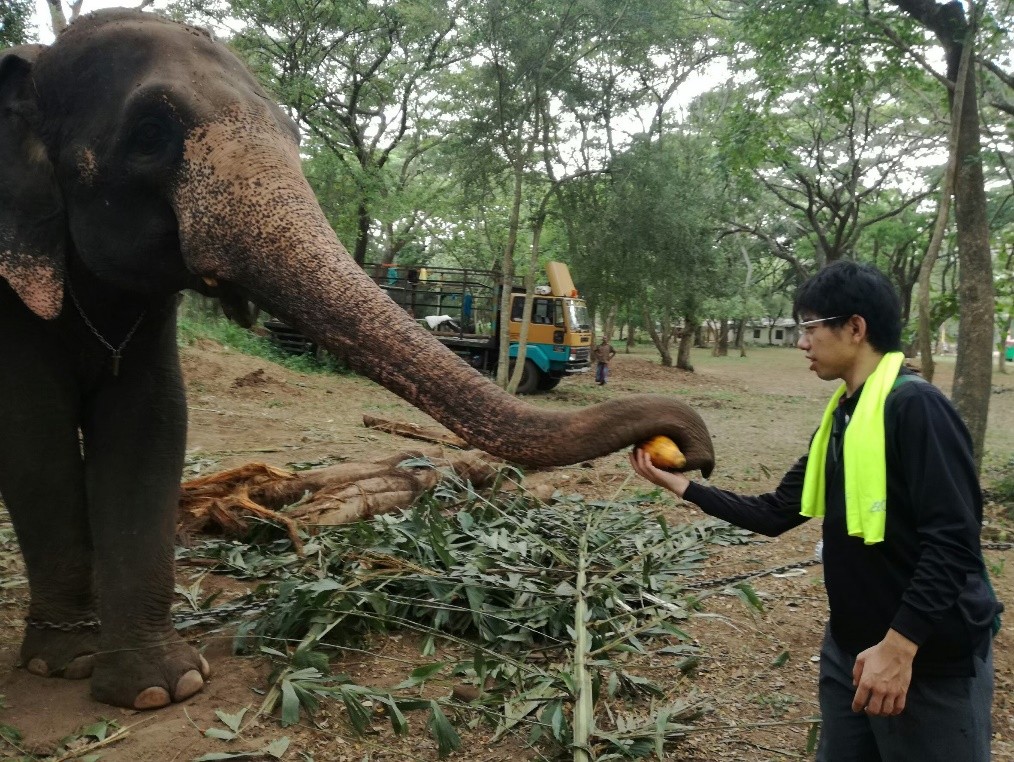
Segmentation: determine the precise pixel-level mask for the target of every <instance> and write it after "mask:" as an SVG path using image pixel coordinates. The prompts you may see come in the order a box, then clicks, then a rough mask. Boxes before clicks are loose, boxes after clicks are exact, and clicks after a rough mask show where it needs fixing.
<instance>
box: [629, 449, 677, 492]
mask: <svg viewBox="0 0 1014 762" xmlns="http://www.w3.org/2000/svg"><path fill="white" fill-rule="evenodd" d="M630 465H631V466H633V467H634V470H635V471H636V472H637V473H638V474H640V475H641V476H643V477H644V478H645V479H647V480H648V481H649V482H651V483H652V484H657V485H658V486H659V487H663V488H664V489H667V490H669V491H670V492H673V493H675V494H676V496H677V497H683V493H684V492H686V489H687V487H689V486H690V479H689V478H687V476H686V474H681V473H679V472H678V471H663V470H662V469H660V468H655V466H653V465H652V464H651V458H650V457H649V456H648V453H647V452H645V451H644V450H642V449H641V448H640V447H635V448H634V449H633V450H632V451H631V453H630Z"/></svg>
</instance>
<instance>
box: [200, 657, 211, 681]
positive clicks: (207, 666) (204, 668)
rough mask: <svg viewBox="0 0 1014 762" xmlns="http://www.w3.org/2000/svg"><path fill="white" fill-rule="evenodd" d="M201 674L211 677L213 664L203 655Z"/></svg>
mask: <svg viewBox="0 0 1014 762" xmlns="http://www.w3.org/2000/svg"><path fill="white" fill-rule="evenodd" d="M201 675H203V676H204V677H211V665H210V664H208V660H207V659H205V658H204V657H203V656H202V657H201Z"/></svg>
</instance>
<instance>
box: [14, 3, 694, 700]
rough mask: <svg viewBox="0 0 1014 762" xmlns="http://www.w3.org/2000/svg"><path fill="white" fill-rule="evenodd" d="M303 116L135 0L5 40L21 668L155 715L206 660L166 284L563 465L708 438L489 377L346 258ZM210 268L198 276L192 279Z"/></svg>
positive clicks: (679, 413) (526, 456) (656, 404)
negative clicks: (176, 587) (181, 621)
mask: <svg viewBox="0 0 1014 762" xmlns="http://www.w3.org/2000/svg"><path fill="white" fill-rule="evenodd" d="M296 140H297V132H296V129H295V127H294V125H293V124H292V123H291V122H290V121H289V119H288V118H287V117H286V116H285V114H284V113H283V112H282V111H281V110H280V109H278V108H277V107H276V106H275V105H273V104H272V103H271V101H270V99H269V98H268V97H267V96H266V95H265V93H264V92H263V91H262V90H261V88H260V87H259V86H258V84H257V83H256V82H255V80H254V79H253V78H252V76H251V75H250V74H249V73H248V72H247V71H246V69H245V68H244V67H243V66H242V64H241V63H240V62H239V60H238V59H237V58H236V57H235V56H234V55H233V54H232V53H230V52H229V50H228V49H227V48H226V47H225V46H224V45H222V44H220V43H217V42H214V41H213V40H212V39H211V38H210V37H209V36H208V35H207V34H206V33H204V32H202V31H200V30H198V29H194V28H191V27H187V26H183V25H180V24H176V23H174V22H170V21H166V20H163V19H160V18H158V17H156V16H154V15H152V14H143V13H139V12H134V11H123V10H117V11H100V12H98V13H94V14H91V15H88V16H85V17H82V18H81V19H79V20H78V21H76V22H75V23H74V24H72V25H71V26H70V28H69V29H68V30H66V31H65V32H64V33H63V34H61V35H60V37H59V38H58V39H57V41H56V42H55V43H54V44H53V45H52V46H51V47H48V48H44V47H41V46H24V47H20V48H14V49H10V50H6V51H0V321H2V328H3V330H2V331H0V357H2V358H3V361H2V362H0V494H2V495H3V498H4V501H5V502H6V505H7V507H8V510H9V511H10V513H11V515H12V518H13V521H14V526H15V529H16V531H17V534H18V539H19V542H20V545H21V549H22V553H23V555H24V557H25V563H26V566H27V569H28V577H29V582H30V587H31V600H30V603H29V612H28V619H27V626H26V629H25V636H24V640H23V642H22V646H21V661H22V664H23V665H24V666H25V667H26V668H27V669H29V670H30V671H32V672H34V673H37V674H40V675H46V676H50V675H52V676H63V677H68V678H83V677H86V676H88V675H89V674H90V676H91V689H92V693H93V695H94V696H95V697H96V698H97V699H99V700H101V701H104V702H107V703H111V704H116V705H121V706H127V707H135V708H138V709H150V708H155V707H159V706H164V705H166V704H168V703H170V702H173V701H181V700H183V699H186V698H187V697H189V696H191V695H193V694H194V693H196V692H197V691H199V690H200V689H201V687H202V685H203V683H204V678H206V677H207V676H208V674H209V668H208V664H207V662H205V661H204V659H203V658H202V657H201V656H200V655H199V654H198V653H197V652H196V651H195V650H194V649H193V648H192V647H191V646H189V645H188V644H186V643H185V642H183V641H182V639H180V638H179V637H178V636H177V635H176V633H175V631H174V629H173V626H172V620H171V616H170V605H171V603H172V599H173V537H174V531H175V516H176V500H177V493H178V489H179V480H180V474H181V472H182V467H183V456H184V444H185V437H186V402H185V399H184V394H183V383H182V379H181V374H180V368H179V358H178V356H177V349H176V322H175V321H176V304H177V294H178V293H179V292H180V291H181V290H183V289H187V288H191V289H197V290H200V291H201V292H202V293H212V294H215V295H218V296H220V297H221V298H222V299H223V302H224V303H225V305H226V307H227V309H228V310H229V311H230V314H234V315H239V314H240V313H241V312H242V309H241V308H240V307H239V306H238V305H245V303H246V299H247V298H250V299H252V300H253V301H254V302H255V303H257V304H258V306H260V307H263V308H264V309H266V310H267V311H269V312H271V313H272V314H275V315H278V316H281V317H284V318H285V319H287V320H289V321H291V322H293V323H294V324H296V325H298V326H299V327H300V328H301V329H302V330H303V331H304V332H305V333H307V334H308V335H310V336H312V337H313V338H314V339H316V340H317V341H318V342H320V343H321V344H323V345H324V346H327V347H328V348H329V349H331V350H333V351H335V352H336V353H337V354H339V355H341V356H343V357H345V358H346V359H347V360H348V362H349V363H350V365H351V366H352V367H353V368H355V369H356V370H358V371H360V372H362V373H363V374H365V375H367V376H369V377H371V378H373V379H374V380H376V381H378V382H379V383H381V384H383V385H384V386H386V387H387V388H389V389H391V390H392V391H394V392H395V393H397V394H399V395H401V396H402V397H403V398H404V399H406V400H407V401H408V402H410V403H412V404H413V405H416V406H417V407H419V408H420V409H422V410H424V411H425V412H427V413H429V414H430V415H432V416H433V417H434V418H436V419H437V420H439V421H441V422H442V423H444V424H445V425H446V426H448V427H449V428H450V429H452V430H453V431H455V432H456V433H458V434H460V435H461V436H462V437H464V438H465V439H467V440H468V441H469V442H470V443H472V444H473V445H475V446H477V447H480V448H482V449H484V450H487V451H488V452H490V453H493V454H494V455H498V456H500V457H503V458H505V459H508V460H511V461H514V462H517V463H522V464H533V465H559V464H566V463H574V462H578V461H581V460H585V459H588V458H593V457H597V456H599V455H604V454H606V453H609V452H612V451H615V450H618V449H620V448H622V447H626V446H629V445H630V444H632V443H635V442H639V441H642V440H644V439H647V438H649V437H651V436H654V435H657V434H664V435H667V436H669V437H671V438H672V439H674V440H675V441H676V442H677V443H678V444H679V446H680V448H681V449H682V450H683V452H684V453H685V454H686V455H687V458H688V468H699V469H701V470H702V471H704V472H705V473H708V472H710V470H711V468H712V466H713V462H714V455H713V451H712V446H711V441H710V437H709V435H708V432H707V429H706V428H705V426H704V423H703V421H702V420H701V419H700V417H699V416H698V415H697V414H696V413H694V412H693V411H692V410H691V409H689V408H688V407H687V406H686V405H684V404H682V403H680V402H678V401H676V400H673V399H671V398H668V397H661V396H637V397H629V398H625V399H615V400H611V401H609V402H606V403H603V404H601V405H596V406H593V407H590V408H587V409H585V410H581V411H578V412H574V413H562V412H552V411H546V410H543V409H535V408H532V407H531V406H529V405H527V404H524V403H522V402H520V401H519V400H517V399H516V398H514V397H512V396H509V395H507V394H505V393H504V392H503V391H501V390H500V389H499V388H497V387H496V386H495V385H494V384H492V383H490V382H489V381H488V380H487V379H485V378H484V377H482V376H480V375H479V374H478V373H476V372H475V371H474V370H472V369H471V368H469V367H468V366H467V365H465V364H464V363H462V362H461V361H460V360H458V358H457V357H455V356H454V355H453V354H452V353H450V352H449V351H447V350H446V349H445V348H444V347H443V346H442V345H440V344H439V343H438V342H437V341H435V340H434V339H433V338H432V337H431V336H429V335H428V334H426V333H425V332H424V331H422V330H420V329H418V328H417V327H416V326H415V324H414V322H413V321H412V319H411V318H410V317H409V316H408V315H407V314H406V313H405V312H404V311H403V310H401V309H400V308H399V307H398V306H397V305H395V304H394V303H393V302H392V301H391V300H389V299H388V298H387V297H386V296H385V295H384V294H383V292H382V291H380V290H379V289H378V288H377V287H376V286H375V285H374V284H373V283H372V282H371V281H370V279H369V278H368V277H367V276H366V275H365V274H364V273H363V272H362V270H361V269H360V268H359V267H358V266H357V265H356V264H355V263H354V262H353V261H352V259H351V258H350V257H349V256H348V254H347V253H346V251H345V249H344V248H343V247H342V245H341V244H340V243H339V242H338V240H337V239H336V237H335V234H334V232H333V231H332V229H331V227H330V226H329V225H328V223H327V221H326V219H325V218H324V216H323V214H322V212H321V211H320V208H319V206H318V205H317V203H316V200H315V199H314V196H313V193H312V191H311V190H310V187H309V185H308V184H307V182H306V180H305V179H304V177H303V175H302V171H301V167H300V160H299V153H298V150H297V142H296ZM209 284H210V285H209Z"/></svg>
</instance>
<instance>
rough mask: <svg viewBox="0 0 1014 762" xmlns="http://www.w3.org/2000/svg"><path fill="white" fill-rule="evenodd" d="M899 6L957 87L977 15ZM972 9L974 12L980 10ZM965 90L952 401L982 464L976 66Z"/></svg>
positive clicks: (988, 378) (987, 323)
mask: <svg viewBox="0 0 1014 762" xmlns="http://www.w3.org/2000/svg"><path fill="white" fill-rule="evenodd" d="M894 4H895V5H897V6H898V7H899V8H901V9H902V10H903V11H905V12H906V13H908V14H909V15H910V16H912V17H913V18H915V19H917V20H918V21H919V22H920V23H922V24H924V25H925V26H926V27H927V28H929V29H930V30H931V31H932V32H933V33H934V34H936V35H937V38H938V39H939V40H940V43H941V45H942V46H943V48H944V54H945V56H946V59H947V78H948V79H950V80H951V81H952V82H956V81H957V79H958V73H959V71H960V69H961V58H962V54H963V52H964V46H965V45H969V46H973V45H974V44H975V23H976V19H975V18H974V16H973V19H972V23H969V21H968V19H967V18H966V17H965V10H964V6H963V4H962V3H959V2H950V3H946V4H939V3H936V2H931V0H895V2H894ZM972 7H973V13H974V8H975V6H974V5H973V6H972ZM963 85H964V98H963V102H962V103H961V120H960V124H959V126H958V145H957V157H956V159H957V171H956V175H955V178H954V198H955V205H954V206H955V215H954V216H955V224H956V227H957V231H958V257H959V259H960V263H961V268H960V272H959V273H958V299H959V301H960V304H961V313H960V316H959V322H958V335H959V338H958V355H957V360H956V362H955V366H954V387H953V389H952V391H951V399H952V400H953V401H954V406H955V407H956V408H957V410H958V412H959V413H960V414H961V417H962V418H963V419H964V421H965V424H966V425H967V426H968V429H969V431H970V432H971V435H972V445H973V447H974V451H975V462H976V464H977V465H981V464H982V452H983V446H984V443H985V439H986V417H987V414H988V413H989V398H990V391H991V384H992V377H993V356H992V355H993V328H994V321H993V314H994V310H995V304H994V289H993V262H992V258H991V257H990V251H989V219H988V217H987V214H986V187H985V179H984V177H983V172H982V158H981V155H980V139H979V102H978V94H977V91H976V82H975V67H973V66H968V67H967V71H966V73H965V75H964V81H963ZM952 108H953V105H952Z"/></svg>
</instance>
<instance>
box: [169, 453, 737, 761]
mask: <svg viewBox="0 0 1014 762" xmlns="http://www.w3.org/2000/svg"><path fill="white" fill-rule="evenodd" d="M405 465H406V466H412V467H419V468H422V467H428V464H427V463H426V462H425V461H412V462H410V463H406V464H405ZM640 502H642V499H633V500H630V501H627V502H621V503H616V502H608V501H585V500H584V499H583V498H581V497H580V496H579V495H572V496H563V495H557V496H556V498H555V501H554V502H553V503H552V504H549V505H543V504H538V503H536V502H535V501H534V499H533V498H531V497H529V496H527V495H525V494H517V493H504V494H502V495H500V497H498V498H497V499H496V500H495V501H490V500H488V499H485V498H482V497H480V496H479V495H477V494H476V493H475V492H474V491H472V490H471V489H470V487H468V485H463V484H460V483H459V484H458V486H457V488H456V489H455V488H452V487H441V488H439V489H438V490H437V491H436V492H435V493H434V494H433V495H432V496H430V497H428V498H426V499H424V500H423V501H421V503H420V504H419V505H418V506H417V507H416V508H415V509H413V510H412V511H409V512H407V513H404V514H386V515H381V516H377V517H375V518H374V519H373V520H371V521H369V522H361V523H358V524H354V525H350V526H343V527H330V528H320V531H318V533H317V534H315V536H314V537H313V538H308V541H307V545H306V548H305V551H306V552H305V556H303V557H297V556H296V555H295V554H294V553H292V551H291V546H290V544H289V541H288V540H287V539H278V540H274V541H266V542H265V543H264V544H261V545H256V546H255V545H249V544H243V543H239V542H236V541H208V542H205V543H203V544H199V545H195V546H193V547H191V548H188V549H184V550H181V551H180V552H181V553H182V554H183V555H184V556H186V557H188V558H202V559H204V563H207V561H208V560H213V561H217V562H218V564H219V571H224V572H227V573H231V574H234V575H236V576H240V577H243V578H251V577H256V578H260V579H262V580H264V583H263V585H262V588H261V591H260V595H263V596H265V597H266V598H267V599H269V600H270V605H269V607H268V609H267V610H266V611H265V612H264V613H263V614H262V615H260V616H259V618H257V619H256V620H252V621H248V622H246V623H244V624H242V625H241V626H240V629H239V633H238V635H237V645H238V647H240V648H243V649H247V650H249V649H251V648H253V647H254V646H255V645H256V644H257V643H259V644H260V651H261V652H263V653H270V654H271V655H273V656H274V657H276V658H277V659H278V665H279V666H278V669H277V670H276V672H275V674H274V675H273V677H272V682H273V686H274V687H273V688H272V690H271V692H270V693H269V696H268V698H267V699H266V701H265V711H272V710H274V709H276V708H278V707H280V708H281V716H282V721H283V724H291V723H293V722H295V721H296V720H297V719H298V718H299V716H300V713H303V712H305V713H308V714H312V713H313V712H314V711H315V710H316V708H317V706H318V704H319V701H320V700H322V699H324V698H330V699H334V700H341V701H343V702H344V703H345V705H346V708H347V710H348V712H347V713H348V717H349V721H350V723H351V724H352V725H353V727H354V729H356V730H359V731H363V732H365V731H367V730H368V729H369V727H370V724H371V723H372V722H373V721H374V720H375V719H376V718H377V716H386V717H388V718H389V719H390V720H391V722H392V727H394V729H395V730H396V732H403V730H404V729H406V728H407V722H406V721H405V719H404V717H403V716H401V714H400V712H401V711H408V710H410V709H412V710H418V709H428V710H429V721H428V725H427V726H428V728H429V730H430V732H431V733H432V734H433V736H434V738H435V739H436V740H437V743H438V745H439V747H440V749H441V750H442V751H441V753H445V752H447V751H449V750H450V749H452V748H454V747H455V746H456V744H457V743H459V741H458V740H457V734H456V732H454V729H453V726H452V725H451V723H450V718H449V716H448V714H447V713H446V712H447V710H448V709H449V708H452V709H453V708H454V705H453V704H447V703H446V702H441V703H439V704H430V703H429V702H422V703H420V701H419V699H418V690H419V687H420V686H421V685H422V684H424V683H427V682H432V681H438V680H443V679H446V674H447V673H448V672H452V673H454V674H456V675H457V676H459V678H464V679H466V680H467V681H468V682H473V683H474V684H476V685H478V686H482V696H481V698H480V699H479V702H478V706H490V707H492V706H494V705H497V706H502V709H501V710H500V711H499V713H498V716H499V728H498V731H497V735H498V736H499V735H501V734H503V733H507V732H511V731H512V729H513V728H516V727H517V726H519V725H520V724H521V723H525V724H530V725H531V734H532V736H531V737H532V738H533V742H534V741H535V740H541V741H544V742H549V743H551V744H557V745H560V746H563V747H565V746H566V745H567V744H568V743H569V739H570V734H571V732H572V730H571V728H570V724H569V722H568V721H567V719H566V718H567V715H568V710H567V704H568V703H569V702H570V701H571V700H572V697H573V695H574V691H575V689H576V682H575V681H576V678H575V676H574V674H573V673H572V672H571V670H569V669H568V668H567V658H566V654H567V652H568V649H570V648H572V647H573V637H574V633H573V626H574V619H573V617H574V606H575V602H576V593H577V591H576V589H575V584H576V582H575V579H576V574H577V567H576V563H577V556H578V550H577V549H578V546H579V544H582V543H584V544H586V545H587V549H588V550H587V552H588V566H587V569H588V579H589V583H588V585H587V587H586V589H585V590H584V594H585V595H584V599H585V601H586V603H587V607H588V612H589V613H588V619H587V623H586V626H587V628H588V632H589V633H590V649H591V650H590V654H591V658H592V666H593V669H594V673H595V677H594V681H595V682H596V684H598V685H602V686H608V692H609V695H610V696H611V697H614V698H626V699H627V700H628V701H634V702H636V700H637V699H638V697H651V698H653V699H654V700H658V699H659V698H664V697H665V696H666V695H667V692H666V689H665V688H663V687H661V686H658V685H655V684H654V683H653V682H652V681H651V679H650V678H646V677H644V676H642V675H638V674H637V673H636V672H635V671H633V670H631V669H628V668H627V667H626V666H625V665H624V663H623V661H625V660H626V659H627V658H628V657H624V656H622V655H623V654H633V655H636V654H640V655H642V656H643V657H647V656H648V654H650V653H652V651H654V650H656V649H661V651H660V652H664V653H679V654H680V655H681V656H682V657H683V658H687V657H690V656H693V655H694V650H695V649H694V647H693V645H692V644H691V643H690V642H689V641H690V636H689V635H688V634H687V633H686V632H684V631H683V629H682V628H681V627H680V626H678V623H679V622H680V620H682V619H685V618H687V617H688V616H689V610H690V609H689V607H688V606H687V605H685V602H684V589H683V587H682V585H683V581H684V580H685V579H686V577H687V575H688V574H693V573H694V571H695V570H697V569H698V568H699V567H700V564H701V562H702V561H703V559H704V558H705V553H706V545H707V544H708V543H709V542H721V543H737V542H743V541H745V539H746V537H747V533H745V532H743V531H742V530H738V529H735V528H732V527H729V526H728V525H725V524H722V523H720V522H706V523H703V524H695V525H686V526H670V525H668V524H667V523H666V522H665V521H664V520H662V519H661V518H660V517H658V518H657V517H653V516H652V515H651V514H650V513H649V512H647V511H645V510H644V507H643V506H641V505H640V504H639V503H640ZM449 505H450V506H453V507H454V510H453V512H451V513H450V514H449V515H445V512H446V510H447V507H448V506H449ZM582 538H583V539H582ZM392 629H412V630H415V631H418V632H421V633H423V634H424V635H426V642H427V643H430V644H431V643H432V641H433V640H434V639H437V638H441V639H447V640H451V641H453V642H457V643H459V644H461V645H463V646H466V647H468V648H469V649H470V650H471V652H472V654H473V655H472V657H471V659H469V660H467V661H465V662H462V663H459V664H447V663H444V662H440V661H435V662H431V663H429V664H426V665H423V666H420V667H418V668H416V669H415V670H414V671H413V672H412V673H411V674H410V675H409V676H408V677H407V678H406V679H405V680H403V681H402V682H401V683H400V684H399V685H396V686H394V688H393V689H391V690H390V691H385V690H372V689H366V688H363V687H362V686H355V685H353V684H351V683H349V681H348V680H347V678H345V677H342V676H339V675H331V674H329V671H328V665H327V660H326V658H324V657H323V654H325V653H326V652H327V650H328V649H330V648H333V647H336V646H337V647H341V646H343V645H352V646H356V647H358V646H361V645H362V642H361V641H362V638H363V636H364V635H365V634H366V633H368V632H370V631H387V630H392ZM282 642H292V643H297V642H298V643H299V646H298V647H296V648H295V649H294V651H293V652H292V653H291V654H288V653H286V652H284V651H281V650H279V649H278V648H277V647H276V645H275V644H278V643H282ZM656 644H657V645H656ZM536 649H537V650H539V651H540V652H542V653H545V652H554V651H555V652H558V653H559V654H560V659H558V660H554V662H555V663H554V664H551V665H544V664H543V663H542V662H541V661H539V660H536V661H532V660H530V659H529V658H528V655H529V654H530V653H531V651H533V650H536ZM597 690H598V689H597ZM366 700H369V701H370V702H372V704H373V705H374V706H377V704H378V703H379V704H382V705H383V707H384V708H385V709H384V712H383V713H382V715H377V713H376V712H370V711H367V710H365V709H363V702H364V701H366ZM697 711H699V707H698V706H697V700H696V699H694V698H687V699H686V700H684V701H679V702H675V703H673V704H672V705H671V706H670V709H666V710H662V712H661V713H662V714H664V715H665V717H661V715H659V717H656V718H655V720H658V722H656V721H655V720H652V722H650V723H644V722H643V720H637V721H635V720H634V719H633V716H634V714H633V713H632V714H631V717H629V718H628V717H626V715H621V716H620V717H618V718H617V720H616V723H617V724H616V732H615V733H603V735H602V736H601V738H599V740H598V741H597V743H600V744H602V747H601V748H602V750H603V751H605V750H608V749H612V750H613V751H614V752H615V751H617V750H625V751H630V750H631V749H635V750H636V749H640V748H641V745H643V744H645V743H646V744H647V745H646V746H645V748H646V749H648V750H649V751H650V750H651V749H653V748H654V743H655V742H656V741H657V742H658V743H663V742H665V740H666V739H669V738H671V737H675V735H677V734H678V733H677V731H681V730H685V726H684V725H682V724H680V723H681V722H682V721H685V720H686V719H688V718H690V717H691V716H693V715H694V714H695V713H696V712H697ZM677 720H679V721H677ZM646 738H647V739H654V740H649V741H645V740H644V739H646ZM638 739H640V740H638ZM617 753H618V752H617Z"/></svg>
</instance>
